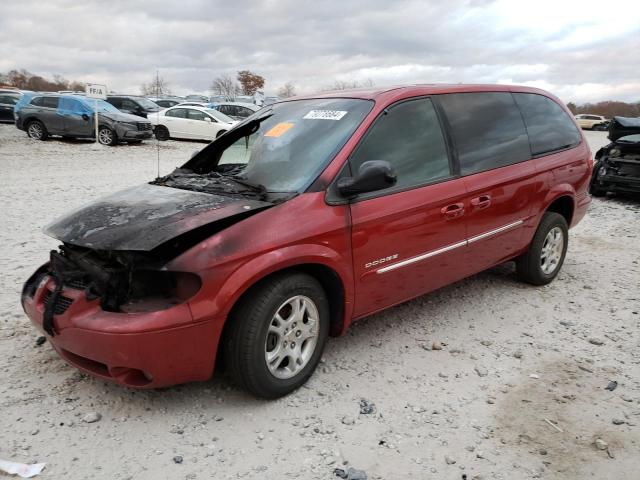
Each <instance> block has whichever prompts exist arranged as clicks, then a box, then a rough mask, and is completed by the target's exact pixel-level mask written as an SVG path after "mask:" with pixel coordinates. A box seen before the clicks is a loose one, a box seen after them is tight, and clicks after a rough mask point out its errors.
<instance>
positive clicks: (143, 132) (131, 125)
mask: <svg viewBox="0 0 640 480" xmlns="http://www.w3.org/2000/svg"><path fill="white" fill-rule="evenodd" d="M95 102H97V105H98V122H99V123H98V141H99V142H100V143H101V144H103V145H110V146H113V145H116V144H117V143H118V142H128V143H139V142H141V141H142V140H144V139H145V138H151V135H152V130H151V123H150V122H149V121H148V120H145V119H142V118H140V117H137V116H135V115H129V114H126V113H122V112H120V111H119V110H118V109H117V108H115V107H114V106H113V105H111V104H110V103H107V102H105V101H104V100H97V101H96V100H93V99H88V98H86V97H80V96H74V95H60V94H35V95H31V96H29V99H28V103H25V104H23V105H21V108H20V109H19V110H15V121H16V127H18V128H19V129H20V130H24V131H26V132H27V135H29V137H31V138H33V139H36V140H46V139H47V138H48V137H49V136H51V135H60V136H62V137H66V138H95V123H94V122H95V113H94V112H95V107H94V104H95Z"/></svg>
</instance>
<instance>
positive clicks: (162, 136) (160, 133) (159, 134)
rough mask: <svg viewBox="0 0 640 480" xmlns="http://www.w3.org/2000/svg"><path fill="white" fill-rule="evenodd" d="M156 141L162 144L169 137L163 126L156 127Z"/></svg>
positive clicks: (166, 129) (167, 130)
mask: <svg viewBox="0 0 640 480" xmlns="http://www.w3.org/2000/svg"><path fill="white" fill-rule="evenodd" d="M155 134H156V139H158V140H160V141H161V142H164V141H165V140H169V138H171V135H169V129H168V128H167V127H165V126H164V125H158V126H157V127H156V130H155Z"/></svg>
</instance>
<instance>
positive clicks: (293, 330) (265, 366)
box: [224, 273, 329, 398]
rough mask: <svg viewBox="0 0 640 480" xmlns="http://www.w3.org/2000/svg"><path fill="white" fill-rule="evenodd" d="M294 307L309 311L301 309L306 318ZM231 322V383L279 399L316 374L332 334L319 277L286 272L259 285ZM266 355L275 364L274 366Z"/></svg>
mask: <svg viewBox="0 0 640 480" xmlns="http://www.w3.org/2000/svg"><path fill="white" fill-rule="evenodd" d="M294 305H298V308H299V307H301V306H304V309H302V308H299V310H298V311H300V310H303V313H302V315H303V316H302V317H301V316H300V315H295V309H294ZM314 309H315V310H314ZM304 311H306V312H307V313H306V315H305V314H304ZM277 314H278V315H279V318H276V315H277ZM227 321H228V322H230V324H229V325H228V327H227V328H228V330H227V331H225V338H224V360H225V364H226V366H227V369H228V371H229V374H230V376H231V378H232V380H233V381H234V382H235V383H236V384H238V385H239V386H241V387H242V388H244V389H245V390H248V391H249V392H251V393H252V394H254V395H256V396H258V397H263V398H278V397H281V396H283V395H286V394H288V393H290V392H292V391H294V390H295V389H297V388H298V387H300V386H301V385H302V384H304V383H305V382H306V381H307V379H308V378H309V377H310V376H311V374H312V373H313V371H314V370H315V369H316V366H317V365H318V362H319V361H320V356H321V355H322V351H323V349H324V345H325V342H326V339H327V335H328V333H329V302H328V300H327V296H326V294H325V292H324V290H323V288H322V286H321V285H320V284H319V283H318V281H317V280H316V279H315V278H313V277H311V276H309V275H306V274H304V273H286V274H281V275H276V276H273V277H270V278H268V279H267V280H265V281H263V282H261V283H259V284H257V285H256V286H254V287H253V288H252V289H251V290H250V291H249V292H248V293H247V294H246V295H244V296H243V298H242V299H241V300H240V301H239V303H238V304H237V305H236V306H235V307H234V309H233V311H232V313H231V315H230V316H229V319H228V320H227ZM314 327H315V328H314ZM276 332H277V333H276ZM280 332H282V333H280ZM305 335H309V337H308V338H305V339H304V340H302V341H299V340H297V339H299V338H302V337H304V336H305ZM314 335H315V336H314ZM296 341H297V343H296ZM278 352H282V353H284V355H282V353H281V354H280V355H278ZM287 354H289V355H287ZM291 354H292V355H293V356H292V355H291ZM267 356H269V357H272V358H273V359H274V360H272V361H271V364H269V362H268V359H267ZM294 356H297V357H298V359H299V362H300V363H298V362H294V360H293V359H294ZM292 366H293V368H292Z"/></svg>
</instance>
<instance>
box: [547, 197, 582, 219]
mask: <svg viewBox="0 0 640 480" xmlns="http://www.w3.org/2000/svg"><path fill="white" fill-rule="evenodd" d="M544 211H545V212H555V213H559V214H560V215H562V216H563V217H564V219H565V220H566V221H567V225H568V226H571V222H572V221H573V213H574V211H575V201H574V198H573V196H572V195H570V194H564V195H559V196H558V197H556V198H555V199H553V200H552V201H551V202H550V203H549V204H548V205H547V208H545V210H544Z"/></svg>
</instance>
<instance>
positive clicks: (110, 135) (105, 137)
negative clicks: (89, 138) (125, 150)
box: [98, 127, 118, 147]
mask: <svg viewBox="0 0 640 480" xmlns="http://www.w3.org/2000/svg"><path fill="white" fill-rule="evenodd" d="M98 142H100V143H101V144H102V145H107V146H108V147H113V146H114V145H116V144H117V143H118V137H117V136H116V132H114V131H113V130H111V129H110V128H109V127H100V128H99V129H98Z"/></svg>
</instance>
